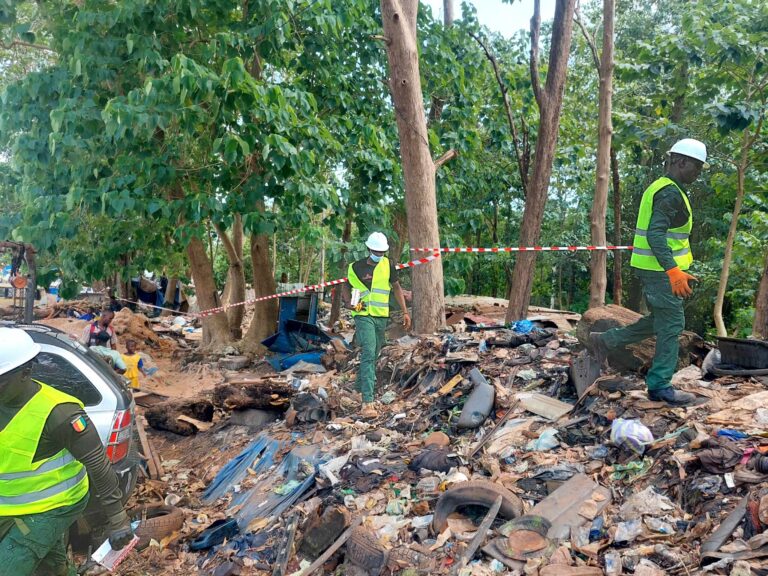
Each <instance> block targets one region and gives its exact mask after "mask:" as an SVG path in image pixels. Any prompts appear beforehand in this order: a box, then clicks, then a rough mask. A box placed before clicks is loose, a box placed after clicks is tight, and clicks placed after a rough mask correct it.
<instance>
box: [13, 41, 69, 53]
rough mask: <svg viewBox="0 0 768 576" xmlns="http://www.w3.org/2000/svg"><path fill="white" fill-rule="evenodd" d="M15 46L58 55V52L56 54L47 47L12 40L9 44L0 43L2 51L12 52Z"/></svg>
mask: <svg viewBox="0 0 768 576" xmlns="http://www.w3.org/2000/svg"><path fill="white" fill-rule="evenodd" d="M17 46H22V47H24V48H34V49H35V50H44V51H46V52H50V53H51V54H58V52H56V50H54V49H53V48H49V47H48V46H43V45H42V44H32V43H30V42H23V41H21V40H14V41H13V42H11V43H10V44H3V43H2V42H0V49H3V50H12V49H13V48H16V47H17Z"/></svg>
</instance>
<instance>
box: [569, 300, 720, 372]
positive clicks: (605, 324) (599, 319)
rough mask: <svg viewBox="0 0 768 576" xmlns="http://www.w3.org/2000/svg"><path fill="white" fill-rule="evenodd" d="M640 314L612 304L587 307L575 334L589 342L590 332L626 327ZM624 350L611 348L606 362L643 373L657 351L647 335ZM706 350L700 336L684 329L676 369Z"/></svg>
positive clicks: (703, 353) (616, 366)
mask: <svg viewBox="0 0 768 576" xmlns="http://www.w3.org/2000/svg"><path fill="white" fill-rule="evenodd" d="M640 318H642V316H641V315H640V314H638V313H637V312H633V311H632V310H629V309H628V308H622V307H621V306H616V305H615V304H608V305H607V306H599V307H597V308H590V309H589V310H587V311H586V312H585V313H584V315H583V316H582V317H581V320H580V321H579V323H578V324H577V325H576V337H577V338H578V339H579V342H581V343H582V344H583V345H584V346H586V347H587V348H591V346H590V345H589V333H590V332H605V331H607V330H610V329H611V328H617V327H623V326H628V325H629V324H633V323H635V322H637V321H638V320H639V319H640ZM627 350H629V352H630V354H627V353H626V351H624V350H614V351H611V353H609V355H608V364H609V365H610V366H611V367H612V368H614V369H616V370H619V371H624V370H634V371H637V372H642V373H644V372H646V371H647V370H648V368H650V366H651V363H652V362H653V355H654V353H655V351H656V340H655V338H648V339H646V340H643V341H641V342H638V343H637V344H632V345H631V346H629V347H628V348H627ZM706 353H707V348H706V345H705V344H704V340H703V338H702V337H701V336H699V335H698V334H696V333H694V332H688V331H684V332H683V333H682V334H681V335H680V353H679V360H678V364H677V368H678V370H680V369H682V368H685V367H686V366H690V365H691V358H692V357H694V358H703V357H704V356H705V355H706Z"/></svg>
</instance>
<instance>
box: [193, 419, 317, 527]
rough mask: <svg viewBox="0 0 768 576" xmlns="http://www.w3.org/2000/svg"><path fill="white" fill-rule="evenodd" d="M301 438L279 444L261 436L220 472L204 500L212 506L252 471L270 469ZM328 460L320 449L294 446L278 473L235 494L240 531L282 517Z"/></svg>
mask: <svg viewBox="0 0 768 576" xmlns="http://www.w3.org/2000/svg"><path fill="white" fill-rule="evenodd" d="M299 437H300V436H298V435H296V436H294V437H293V438H291V440H290V441H287V442H280V441H278V440H274V439H272V438H270V437H269V436H268V435H267V434H260V435H259V436H257V437H256V439H255V440H254V441H253V442H252V443H251V445H250V446H248V447H247V448H246V449H245V450H243V451H242V452H241V453H240V454H238V455H237V456H236V457H235V458H233V459H232V460H230V461H229V462H228V463H227V464H226V466H224V467H223V468H222V469H221V470H220V471H219V473H218V474H217V475H216V478H214V479H213V482H211V484H210V486H208V488H206V490H205V492H204V493H203V500H204V501H205V502H207V503H210V502H213V501H214V500H216V499H218V498H221V497H222V496H224V495H226V494H227V493H228V492H230V491H232V490H233V488H234V486H235V485H236V484H239V483H240V482H242V480H243V479H244V478H245V477H246V475H247V474H249V470H250V471H252V472H265V471H267V470H269V469H270V468H271V467H272V466H273V465H274V463H275V462H274V457H275V454H276V453H277V451H278V450H280V449H281V448H284V447H285V446H286V445H287V444H293V443H295V441H296V440H298V438H299ZM325 460H327V456H326V455H325V454H323V453H322V452H320V449H319V448H317V447H312V446H294V447H293V449H292V450H291V452H290V453H288V455H287V456H286V457H285V458H284V459H283V461H282V462H281V463H280V465H279V466H278V467H277V469H276V470H274V471H273V472H272V473H271V474H269V475H268V476H265V477H264V478H261V479H260V480H259V481H258V482H257V483H256V484H255V485H253V486H251V487H250V488H248V489H247V490H244V491H242V492H239V493H236V494H234V495H233V497H232V502H231V504H230V508H229V510H232V511H233V514H232V515H233V516H234V518H236V519H237V523H238V525H239V526H240V529H241V530H243V531H245V530H247V527H248V525H249V524H250V523H251V522H253V521H254V520H256V519H258V518H268V517H270V516H274V517H278V516H280V514H282V513H283V512H284V511H285V510H287V509H288V508H289V507H290V506H292V505H293V504H294V503H295V502H296V501H297V500H298V499H299V498H300V497H301V495H302V494H304V492H306V491H307V490H308V489H309V487H310V486H312V484H314V482H315V474H316V472H317V467H318V466H319V465H320V464H322V463H323V462H324V461H325Z"/></svg>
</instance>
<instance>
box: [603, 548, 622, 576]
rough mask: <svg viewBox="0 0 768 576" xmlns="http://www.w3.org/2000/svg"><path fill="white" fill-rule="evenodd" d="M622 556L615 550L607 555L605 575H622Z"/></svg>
mask: <svg viewBox="0 0 768 576" xmlns="http://www.w3.org/2000/svg"><path fill="white" fill-rule="evenodd" d="M621 571H622V570H621V554H619V553H618V552H616V551H615V550H610V551H609V552H606V553H605V574H606V576H618V575H619V574H621Z"/></svg>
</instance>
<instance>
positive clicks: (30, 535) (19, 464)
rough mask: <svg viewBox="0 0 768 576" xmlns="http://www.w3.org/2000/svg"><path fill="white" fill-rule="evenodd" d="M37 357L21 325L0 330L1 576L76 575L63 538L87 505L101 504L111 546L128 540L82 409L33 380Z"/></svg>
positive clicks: (113, 486) (112, 482) (111, 475)
mask: <svg viewBox="0 0 768 576" xmlns="http://www.w3.org/2000/svg"><path fill="white" fill-rule="evenodd" d="M39 352H40V345H39V344H35V343H34V342H33V341H32V339H31V338H30V337H29V335H28V334H27V333H26V332H24V331H23V330H20V329H18V328H0V446H2V450H0V566H2V568H0V572H2V573H3V574H13V575H14V576H29V575H31V574H39V575H43V574H45V575H50V576H63V575H68V576H69V575H74V574H75V573H76V572H75V569H74V567H73V566H70V565H68V560H67V550H66V543H67V533H68V531H69V528H70V526H71V525H72V524H73V523H74V522H75V521H76V520H77V518H78V517H80V515H81V514H82V513H83V511H84V510H85V507H86V505H87V504H88V497H89V488H90V489H91V490H92V491H93V492H94V494H95V495H96V497H97V498H98V501H99V503H100V505H101V506H102V508H103V510H104V513H105V517H106V519H107V522H108V523H109V525H108V527H107V532H108V534H109V540H110V542H111V544H112V547H113V548H114V549H118V550H119V549H121V548H123V547H124V546H125V545H126V544H127V543H128V542H130V541H131V539H132V538H133V532H132V530H131V526H130V523H129V521H128V516H127V515H126V514H125V512H124V511H123V505H122V494H121V491H120V487H119V484H118V479H117V475H116V474H115V471H114V470H113V469H112V465H111V464H110V462H109V460H107V457H106V454H105V451H104V446H103V445H102V444H101V440H100V439H99V435H98V433H97V431H96V429H95V428H94V426H93V424H92V423H91V421H90V419H89V418H88V416H87V415H86V414H85V412H84V411H83V404H82V402H80V401H79V400H78V399H77V398H75V397H73V396H69V395H68V394H65V393H63V392H60V391H58V390H56V389H55V388H52V387H50V386H48V385H46V384H44V383H42V382H37V381H35V380H32V379H31V370H32V363H33V361H34V359H35V357H36V356H37V355H38V353H39Z"/></svg>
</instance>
